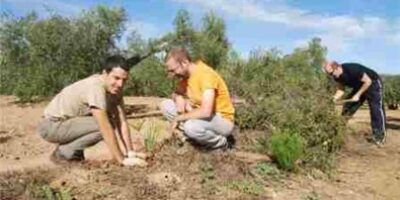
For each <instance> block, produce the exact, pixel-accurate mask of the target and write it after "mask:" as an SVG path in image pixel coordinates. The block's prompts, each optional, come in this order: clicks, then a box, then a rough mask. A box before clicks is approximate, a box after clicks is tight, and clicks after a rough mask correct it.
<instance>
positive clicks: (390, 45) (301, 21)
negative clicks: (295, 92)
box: [0, 0, 400, 74]
mask: <svg viewBox="0 0 400 200" xmlns="http://www.w3.org/2000/svg"><path fill="white" fill-rule="evenodd" d="M99 3H100V4H106V5H110V6H122V7H123V8H125V9H126V11H127V13H128V16H129V21H128V22H127V24H126V27H127V30H128V31H130V30H137V31H138V32H139V33H140V34H141V35H142V36H143V37H145V38H148V37H157V36H161V35H163V34H164V33H166V32H168V31H171V30H172V28H173V25H172V22H173V19H174V17H175V15H176V11H177V10H179V9H182V8H184V9H187V10H188V11H189V12H190V13H191V14H192V18H193V22H194V24H195V25H196V26H199V23H200V18H201V17H202V16H203V15H204V13H206V12H208V11H210V10H212V11H214V12H216V13H217V14H218V15H219V16H221V17H223V18H224V19H225V22H226V25H227V35H228V38H229V40H230V42H231V43H232V45H233V48H235V49H236V50H237V51H238V52H240V53H241V54H242V55H243V56H246V55H247V54H248V52H249V51H251V50H252V49H255V48H259V47H260V48H266V49H269V48H273V47H277V48H279V49H281V50H282V51H283V52H284V53H290V52H291V51H292V50H293V49H294V48H295V47H299V46H302V45H304V44H305V43H306V42H307V41H309V40H310V39H311V38H313V37H316V36H318V37H320V38H322V42H323V44H324V45H326V46H327V47H328V50H329V53H328V58H329V59H335V60H338V61H339V62H360V63H362V64H364V65H366V66H369V67H371V68H373V69H375V70H376V71H378V72H379V73H386V74H400V0H335V1H329V2H328V1H321V0H213V1H211V0H210V1H207V0H131V1H128V0H98V1H94V0H79V1H78V0H0V5H1V10H2V11H4V10H7V11H11V12H13V13H14V14H15V15H17V16H20V15H24V14H26V13H27V12H29V11H31V10H35V11H37V12H38V13H39V14H40V15H43V16H45V15H46V14H48V11H46V8H47V9H51V10H54V11H56V12H58V13H60V14H63V15H75V14H77V13H79V12H80V11H81V10H82V9H85V10H87V9H90V8H91V7H93V6H95V5H97V4H99Z"/></svg>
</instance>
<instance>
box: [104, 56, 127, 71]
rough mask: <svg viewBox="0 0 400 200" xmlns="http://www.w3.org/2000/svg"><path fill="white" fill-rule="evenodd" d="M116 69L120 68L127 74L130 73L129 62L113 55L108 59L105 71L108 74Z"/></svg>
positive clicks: (105, 63)
mask: <svg viewBox="0 0 400 200" xmlns="http://www.w3.org/2000/svg"><path fill="white" fill-rule="evenodd" d="M115 67H120V68H122V69H123V70H125V71H127V72H129V69H130V66H129V65H128V62H127V60H126V59H125V58H124V57H123V56H121V55H113V56H109V57H107V58H106V60H105V62H104V65H103V70H105V71H106V72H107V73H110V72H111V70H112V69H113V68H115Z"/></svg>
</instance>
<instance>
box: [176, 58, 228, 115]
mask: <svg viewBox="0 0 400 200" xmlns="http://www.w3.org/2000/svg"><path fill="white" fill-rule="evenodd" d="M195 64H196V68H195V71H194V72H193V73H192V74H191V75H190V77H189V78H188V79H184V80H182V81H181V82H180V83H179V86H180V87H181V88H182V87H183V89H185V95H186V97H187V98H188V99H189V101H190V103H191V106H192V107H193V108H198V107H200V104H201V99H202V96H203V93H204V91H205V90H207V89H215V104H214V110H215V112H216V113H220V114H221V115H222V117H224V118H226V119H228V120H230V121H233V120H234V113H235V109H234V107H233V105H232V102H231V98H230V95H229V91H228V87H227V86H226V84H225V81H224V80H223V79H222V78H221V76H220V75H219V74H218V73H217V72H216V71H214V70H213V69H212V68H211V67H209V66H208V65H206V64H205V63H204V62H202V61H201V60H199V61H197V62H196V63H195Z"/></svg>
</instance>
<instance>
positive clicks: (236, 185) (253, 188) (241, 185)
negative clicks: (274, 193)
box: [227, 180, 264, 196]
mask: <svg viewBox="0 0 400 200" xmlns="http://www.w3.org/2000/svg"><path fill="white" fill-rule="evenodd" d="M227 186H228V188H230V189H233V190H237V191H239V192H242V193H246V194H250V195H255V196H259V195H261V194H263V193H264V187H263V185H262V184H261V183H258V182H255V181H254V180H235V181H231V182H229V183H228V184H227Z"/></svg>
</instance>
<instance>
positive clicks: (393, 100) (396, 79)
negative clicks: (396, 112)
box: [383, 75, 400, 109]
mask: <svg viewBox="0 0 400 200" xmlns="http://www.w3.org/2000/svg"><path fill="white" fill-rule="evenodd" d="M383 83H384V87H383V91H384V100H385V103H386V104H387V105H388V107H389V109H398V107H399V104H400V76H399V75H397V76H385V77H384V82H383Z"/></svg>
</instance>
